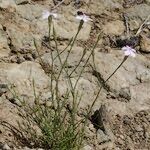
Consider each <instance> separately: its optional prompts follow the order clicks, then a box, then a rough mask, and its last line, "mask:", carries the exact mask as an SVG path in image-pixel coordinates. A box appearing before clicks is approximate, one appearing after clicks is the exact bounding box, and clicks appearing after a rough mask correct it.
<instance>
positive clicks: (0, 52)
mask: <svg viewBox="0 0 150 150" xmlns="http://www.w3.org/2000/svg"><path fill="white" fill-rule="evenodd" d="M9 52H10V49H9V46H8V40H7V35H6V32H5V31H3V30H2V29H0V58H1V57H5V56H8V55H9Z"/></svg>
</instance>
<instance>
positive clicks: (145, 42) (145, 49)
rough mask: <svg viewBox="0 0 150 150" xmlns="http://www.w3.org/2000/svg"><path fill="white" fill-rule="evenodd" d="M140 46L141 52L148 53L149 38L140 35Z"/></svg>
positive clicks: (149, 51) (149, 47)
mask: <svg viewBox="0 0 150 150" xmlns="http://www.w3.org/2000/svg"><path fill="white" fill-rule="evenodd" d="M140 46H141V51H142V52H146V53H150V38H148V37H146V36H144V35H142V36H141V42H140Z"/></svg>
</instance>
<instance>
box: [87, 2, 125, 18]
mask: <svg viewBox="0 0 150 150" xmlns="http://www.w3.org/2000/svg"><path fill="white" fill-rule="evenodd" d="M88 7H89V9H88V10H87V13H91V14H96V15H101V14H102V13H104V12H105V11H107V10H117V9H122V1H120V0H99V1H90V3H89V5H88Z"/></svg>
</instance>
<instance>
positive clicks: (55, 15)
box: [42, 10, 58, 19]
mask: <svg viewBox="0 0 150 150" xmlns="http://www.w3.org/2000/svg"><path fill="white" fill-rule="evenodd" d="M49 16H53V17H54V18H57V17H58V14H56V13H53V12H49V11H47V10H45V11H43V13H42V19H47V18H48V17H49Z"/></svg>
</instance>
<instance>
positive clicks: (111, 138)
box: [0, 0, 150, 150]
mask: <svg viewBox="0 0 150 150" xmlns="http://www.w3.org/2000/svg"><path fill="white" fill-rule="evenodd" d="M60 2H61V0H54V1H52V0H20V1H19V0H18V2H17V4H16V3H15V1H14V0H11V1H9V0H7V1H5V0H2V1H0V111H1V113H0V149H4V148H5V149H9V148H10V149H20V150H21V149H26V147H28V145H22V144H21V143H19V142H18V141H17V140H16V139H15V137H14V135H13V133H12V132H11V131H9V130H7V128H6V127H4V124H2V122H3V121H4V122H6V124H7V123H8V124H11V125H13V126H15V127H16V126H17V125H16V120H17V119H18V116H17V113H16V107H19V105H20V104H19V102H17V101H14V100H13V99H12V98H11V96H10V92H9V90H8V88H7V86H8V83H9V82H10V83H13V84H14V86H15V88H16V89H17V90H18V92H19V93H20V95H21V96H24V97H26V98H27V99H29V100H30V99H32V98H33V95H32V94H33V93H32V90H31V87H32V82H31V80H32V79H33V78H35V79H36V80H37V82H36V84H35V86H36V88H37V92H39V93H40V94H41V97H42V98H43V99H44V98H45V97H49V93H48V88H47V87H48V85H47V83H48V79H47V78H48V76H47V74H48V73H49V72H50V71H51V70H50V68H49V65H50V63H51V60H50V59H49V54H50V52H51V51H52V52H53V53H54V54H55V50H54V49H53V48H54V42H52V49H48V47H47V44H48V43H47V37H48V30H47V29H48V25H47V22H45V21H41V14H42V11H43V10H47V9H48V10H53V11H54V12H57V13H58V14H59V15H62V16H60V17H59V18H58V20H57V19H56V20H54V24H55V27H56V31H57V35H58V41H59V46H60V50H62V49H63V47H65V46H66V45H67V43H68V41H69V39H70V38H71V37H72V36H73V35H75V33H76V29H77V27H78V23H79V22H78V21H75V15H76V13H77V11H83V12H84V13H85V14H86V15H88V16H89V17H90V18H91V19H92V21H91V22H89V23H85V24H84V27H83V29H82V32H81V34H80V35H79V37H78V39H77V42H76V44H75V48H74V49H73V50H72V54H71V59H70V60H69V62H68V63H69V65H68V66H69V67H70V68H72V67H74V66H75V65H76V64H77V60H78V59H79V58H80V56H81V54H82V52H83V48H84V47H87V51H88V52H90V48H91V47H93V42H95V41H96V38H97V35H98V34H100V33H101V39H100V41H99V43H98V45H97V48H96V51H95V53H96V54H95V61H96V67H97V70H96V71H95V74H94V72H92V71H91V68H90V65H89V66H88V67H87V68H86V71H85V73H84V74H83V77H82V78H81V80H80V81H79V87H78V89H79V90H83V91H84V93H85V96H83V101H82V103H81V110H82V111H83V110H86V108H87V107H88V106H89V105H90V104H91V101H92V100H93V97H94V96H95V93H96V92H97V89H98V87H99V84H97V83H98V82H100V84H103V82H104V80H105V79H106V78H107V77H108V74H110V73H112V72H113V71H114V70H115V69H116V67H117V65H118V64H119V63H120V62H121V61H122V59H123V55H122V53H121V48H122V47H123V46H126V45H129V46H131V47H132V48H135V49H136V50H137V57H136V58H129V60H127V62H126V63H125V64H124V65H123V67H122V68H120V70H119V71H118V72H117V73H116V74H115V75H114V77H113V78H111V80H109V82H108V83H107V85H106V87H105V88H104V89H103V91H102V94H101V95H100V96H99V99H98V102H97V103H96V104H95V106H94V108H93V111H92V113H93V114H92V116H91V119H89V124H88V126H87V130H86V137H85V139H86V140H85V141H86V142H85V147H84V148H83V150H113V149H114V150H149V149H150V91H149V90H150V63H149V60H150V56H149V55H150V49H149V48H150V19H149V20H148V21H147V24H145V25H144V26H143V28H142V31H141V32H140V33H139V34H138V35H137V36H135V35H136V33H137V31H138V29H139V28H140V25H141V24H142V23H143V22H144V21H145V20H146V19H147V17H148V15H147V14H149V13H150V1H149V0H74V1H73V0H65V1H64V2H63V3H61V4H60V5H59V3H60ZM34 38H35V39H36V40H37V44H39V46H40V51H39V53H40V55H41V57H42V59H43V60H44V64H41V63H40V60H39V58H38V55H37V53H36V51H35V47H34ZM64 55H65V54H64ZM55 65H56V72H57V69H59V66H58V64H57V63H56V64H55ZM81 65H82V64H81ZM31 70H33V72H32V73H31V72H30V71H31ZM77 73H78V72H77ZM97 74H99V76H100V78H98V76H96V75H97ZM39 79H40V80H39ZM97 80H98V81H97ZM61 82H62V85H63V86H62V87H60V89H61V91H62V95H63V92H64V90H65V88H66V86H67V85H66V84H65V83H64V82H63V79H62V80H61ZM44 94H45V95H44ZM103 106H104V108H103V109H102V107H103ZM94 114H95V115H96V114H98V117H97V118H95V117H94ZM103 114H105V115H103ZM96 116H97V115H96ZM92 117H94V119H92ZM12 118H13V119H12ZM95 123H96V124H98V125H99V126H101V128H97V125H96V124H95ZM5 144H6V145H5ZM4 146H5V147H4Z"/></svg>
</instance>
